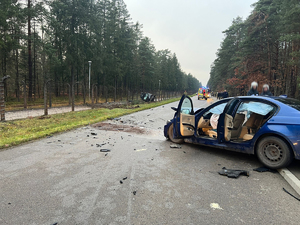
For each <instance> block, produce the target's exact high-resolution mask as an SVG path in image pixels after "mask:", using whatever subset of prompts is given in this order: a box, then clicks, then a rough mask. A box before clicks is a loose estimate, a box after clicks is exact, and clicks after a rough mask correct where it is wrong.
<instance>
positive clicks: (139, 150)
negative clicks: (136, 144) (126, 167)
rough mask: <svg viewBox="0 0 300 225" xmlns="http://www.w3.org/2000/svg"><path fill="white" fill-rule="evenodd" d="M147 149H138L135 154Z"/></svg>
mask: <svg viewBox="0 0 300 225" xmlns="http://www.w3.org/2000/svg"><path fill="white" fill-rule="evenodd" d="M146 150H147V149H138V150H136V151H137V152H141V151H146Z"/></svg>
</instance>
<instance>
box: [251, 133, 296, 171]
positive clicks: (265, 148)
mask: <svg viewBox="0 0 300 225" xmlns="http://www.w3.org/2000/svg"><path fill="white" fill-rule="evenodd" d="M256 154H257V157H258V158H259V160H260V161H261V162H262V163H263V164H264V165H265V166H267V167H269V168H271V169H279V168H283V167H286V166H288V165H289V164H290V163H291V162H292V160H293V153H292V151H291V149H290V148H289V146H288V145H287V144H286V143H285V142H284V141H283V140H282V139H280V138H277V137H265V138H263V139H262V140H261V141H259V143H258V145H257V148H256Z"/></svg>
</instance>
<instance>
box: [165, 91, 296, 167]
mask: <svg viewBox="0 0 300 225" xmlns="http://www.w3.org/2000/svg"><path fill="white" fill-rule="evenodd" d="M172 109H173V110H174V111H175V115H174V118H173V119H172V120H169V121H167V124H166V125H165V127H164V135H165V137H167V138H169V139H170V140H171V141H172V142H174V143H183V142H187V143H192V144H199V145H205V146H210V147H216V148H221V149H226V150H232V151H236V152H242V153H247V154H255V155H256V156H257V157H258V159H259V160H260V161H261V162H262V163H263V164H264V165H265V166H266V167H269V168H272V169H278V168H283V167H286V166H288V165H289V164H290V163H291V162H292V160H293V159H294V158H295V159H298V160H299V159H300V101H299V100H296V99H291V98H282V97H258V96H247V97H234V98H227V99H223V100H220V101H218V102H216V103H214V104H212V105H210V106H208V107H207V108H202V109H198V110H196V109H194V108H193V102H192V100H191V98H190V97H188V96H186V95H184V96H182V98H181V100H180V102H179V105H178V107H177V108H175V107H172ZM194 110H195V111H194Z"/></svg>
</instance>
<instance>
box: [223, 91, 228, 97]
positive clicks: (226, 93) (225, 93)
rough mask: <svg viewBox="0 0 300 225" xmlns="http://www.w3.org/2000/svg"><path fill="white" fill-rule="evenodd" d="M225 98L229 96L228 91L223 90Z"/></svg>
mask: <svg viewBox="0 0 300 225" xmlns="http://www.w3.org/2000/svg"><path fill="white" fill-rule="evenodd" d="M223 98H228V92H227V91H226V90H224V92H223Z"/></svg>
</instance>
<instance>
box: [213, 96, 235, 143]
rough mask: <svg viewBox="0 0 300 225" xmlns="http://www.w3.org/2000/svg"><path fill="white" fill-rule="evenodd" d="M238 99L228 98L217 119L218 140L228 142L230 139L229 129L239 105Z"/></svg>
mask: <svg viewBox="0 0 300 225" xmlns="http://www.w3.org/2000/svg"><path fill="white" fill-rule="evenodd" d="M239 103H240V99H238V98H234V99H232V100H230V101H229V102H228V103H227V105H226V106H225V108H224V111H223V113H221V115H220V117H219V120H218V129H217V132H218V142H219V143H223V142H228V141H230V139H231V129H232V128H233V118H234V115H235V113H236V110H237V108H238V106H239Z"/></svg>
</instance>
